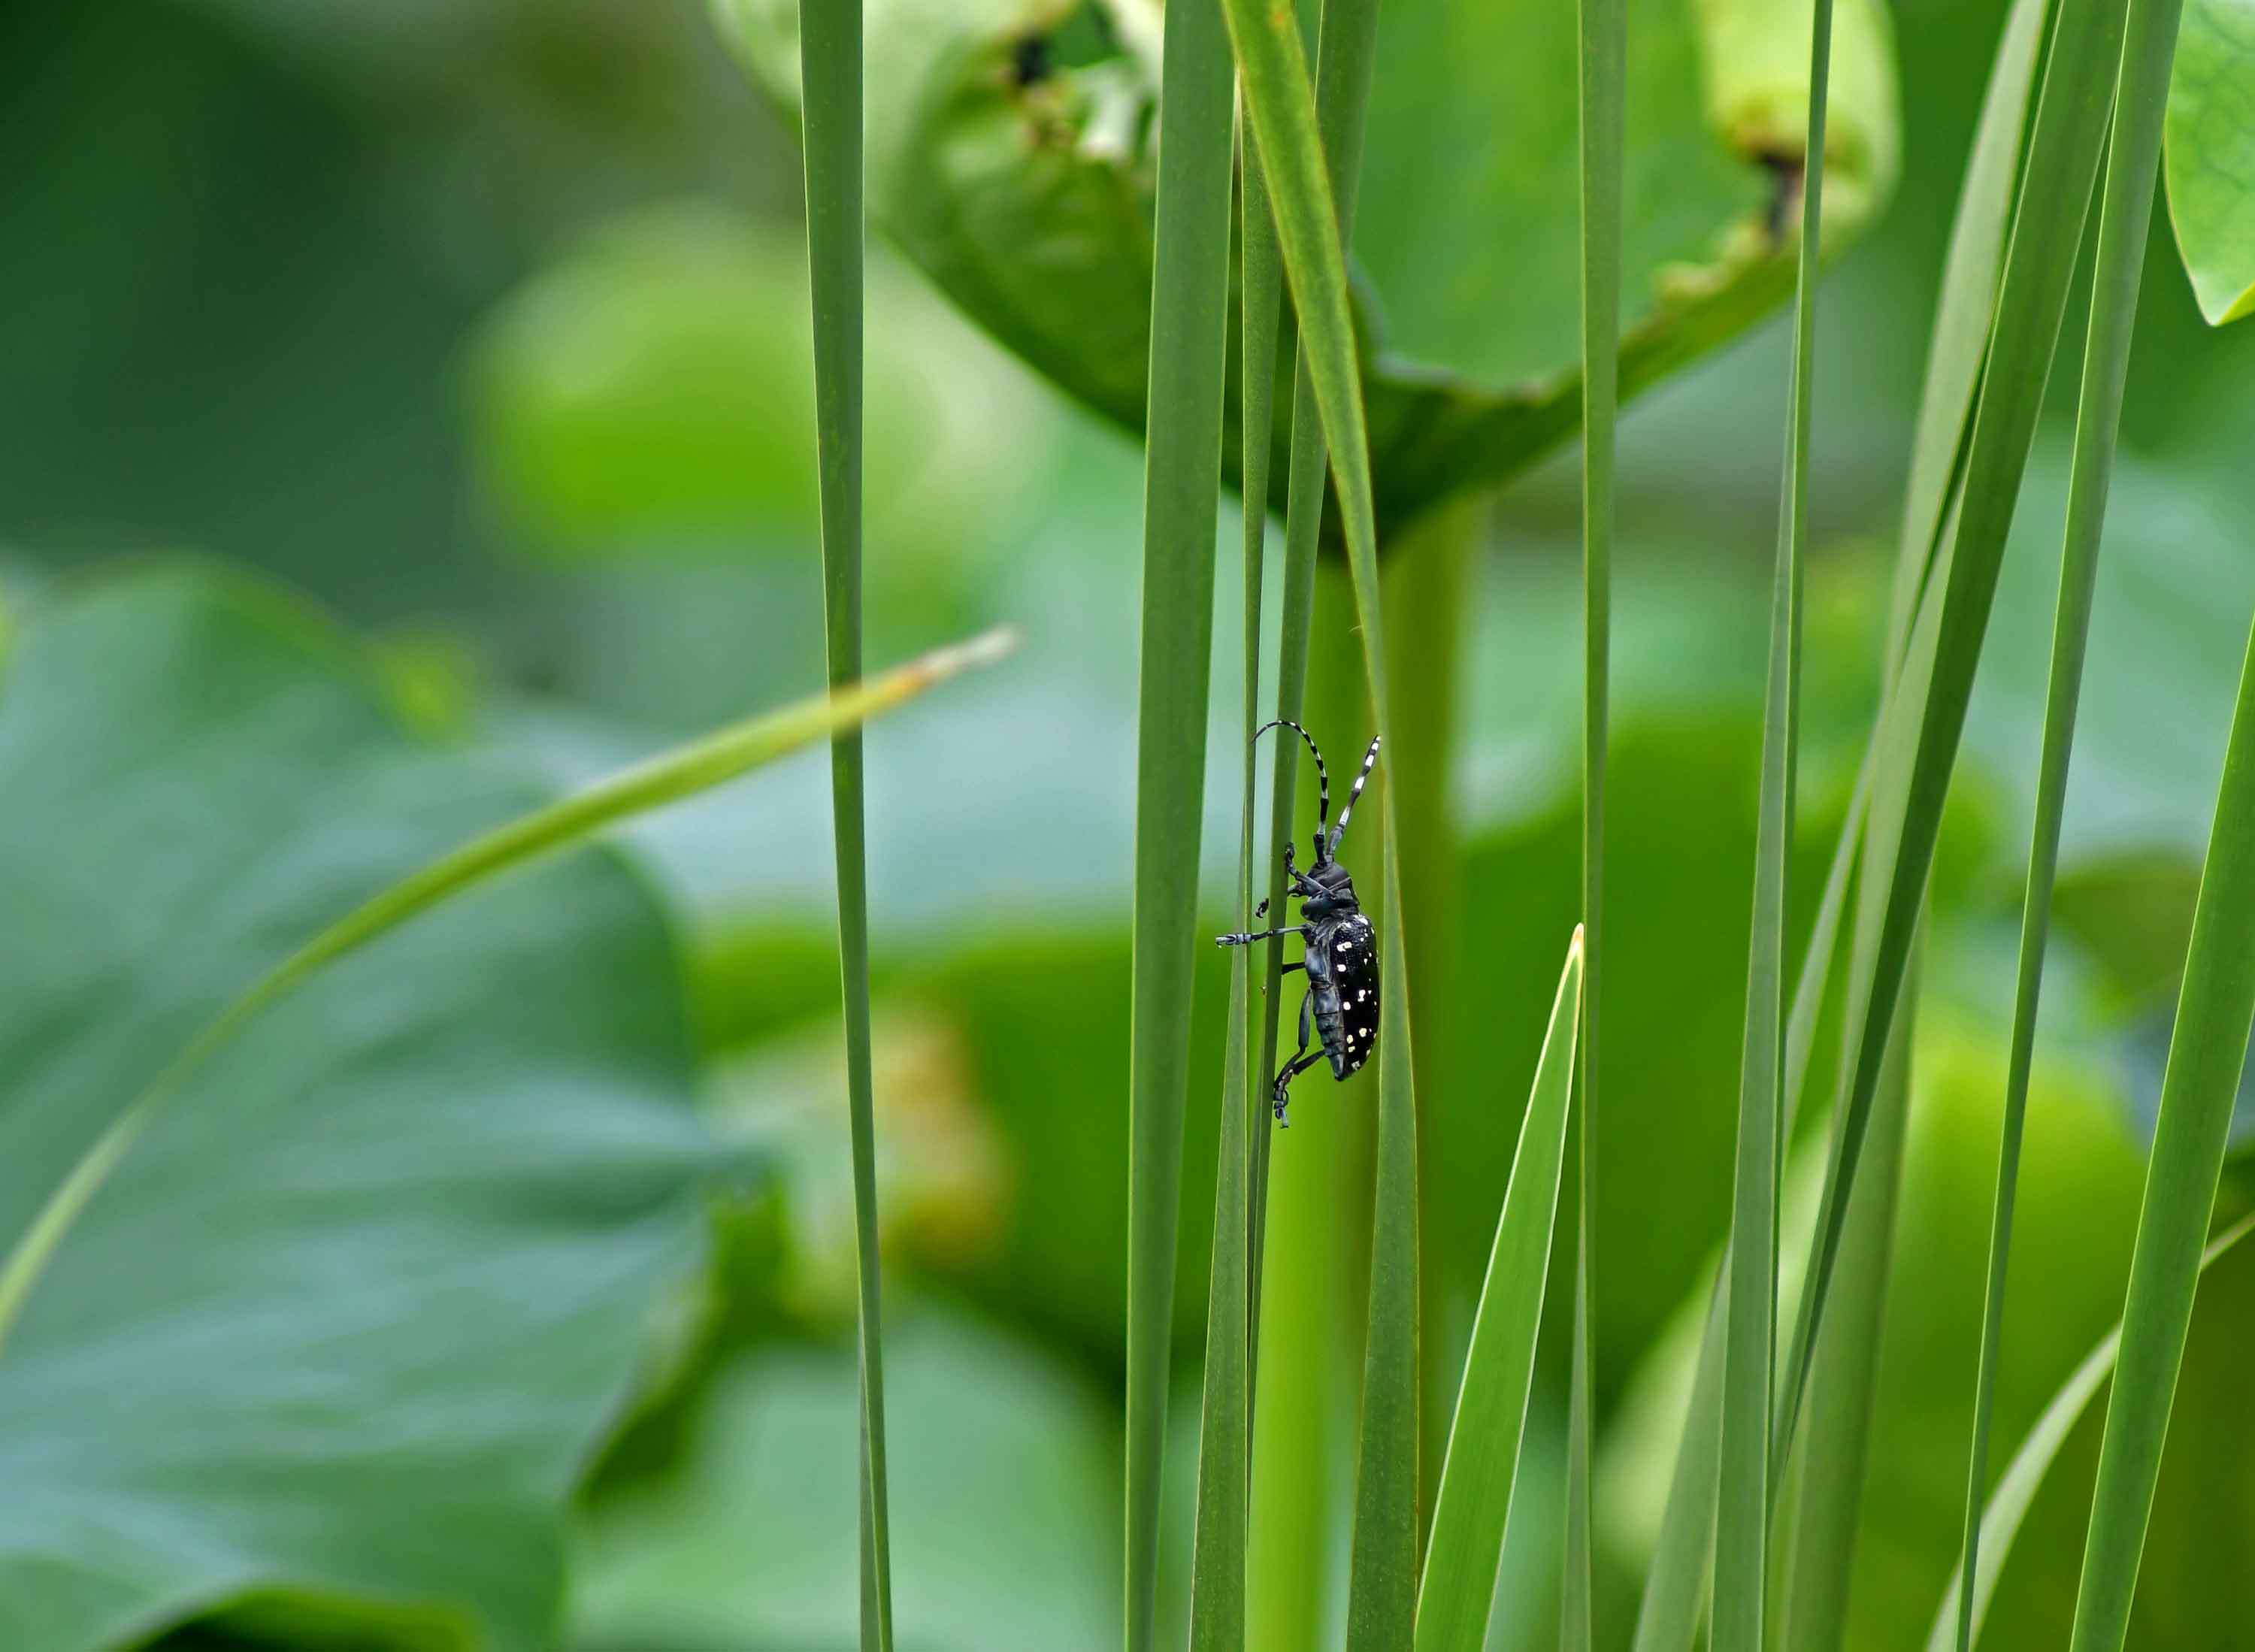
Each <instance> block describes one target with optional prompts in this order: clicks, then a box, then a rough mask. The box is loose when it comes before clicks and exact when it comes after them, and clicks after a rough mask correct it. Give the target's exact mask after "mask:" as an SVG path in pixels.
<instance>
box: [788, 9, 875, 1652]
mask: <svg viewBox="0 0 2255 1652" xmlns="http://www.w3.org/2000/svg"><path fill="white" fill-rule="evenodd" d="M798 45H799V66H800V81H801V85H802V87H803V89H804V95H803V97H802V100H801V107H800V115H801V117H802V122H803V124H804V138H805V149H806V235H807V262H808V273H809V278H810V279H809V285H810V287H811V296H812V316H813V327H814V435H815V444H814V445H815V459H816V463H817V467H818V471H819V473H820V487H821V496H822V613H823V629H824V640H825V647H824V650H823V653H824V661H825V665H826V666H827V668H828V674H829V678H830V688H831V692H832V693H835V692H838V691H839V689H841V688H845V687H847V686H849V685H852V684H854V683H856V682H858V681H860V680H861V449H862V442H861V384H862V376H863V369H862V358H863V353H864V352H863V345H862V337H861V333H862V320H861V316H862V247H861V243H862V235H863V229H862V217H863V212H862V205H861V193H862V191H861V121H862V114H861V5H860V4H858V0H854V3H852V4H834V5H832V4H817V5H816V6H815V7H814V8H813V9H812V10H811V12H809V13H807V14H805V16H804V26H803V27H802V28H801V30H800V31H799V40H798ZM862 772H863V770H862V763H861V729H860V728H858V727H849V728H841V729H839V731H838V732H837V733H835V734H833V735H831V737H830V786H831V799H830V801H831V826H832V845H833V847H834V850H835V854H836V870H837V876H838V957H839V977H840V983H841V986H842V988H843V997H844V1002H845V1011H846V1013H845V1016H844V1020H845V1028H846V1111H847V1120H848V1122H849V1128H850V1132H851V1135H852V1138H853V1154H854V1262H855V1269H854V1271H855V1284H856V1290H855V1298H856V1308H857V1316H858V1317H857V1334H858V1337H859V1340H860V1345H861V1453H860V1455H861V1470H860V1480H861V1646H862V1648H863V1652H892V1644H893V1586H892V1580H891V1571H892V1554H891V1550H892V1539H891V1536H890V1535H889V1531H888V1529H887V1527H888V1522H887V1520H886V1515H885V1361H884V1350H885V1328H884V1315H883V1311H882V1298H881V1295H880V1289H879V1283H878V1258H877V1135H876V1121H875V1109H876V1102H875V1094H874V1084H875V1081H874V1079H872V1077H871V1075H870V1070H869V1068H870V1057H869V854H868V844H867V842H866V841H865V840H864V832H863V823H862Z"/></svg>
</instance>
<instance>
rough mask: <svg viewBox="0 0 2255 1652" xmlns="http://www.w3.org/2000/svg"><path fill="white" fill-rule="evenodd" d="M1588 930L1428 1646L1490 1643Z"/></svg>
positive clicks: (1567, 983)
mask: <svg viewBox="0 0 2255 1652" xmlns="http://www.w3.org/2000/svg"><path fill="white" fill-rule="evenodd" d="M1583 969H1584V931H1582V930H1580V929H1577V930H1576V931H1574V938H1573V941H1572V942H1571V944H1570V945H1569V946H1568V947H1567V949H1566V964H1565V968H1564V970H1563V972H1562V973H1561V974H1560V975H1559V978H1558V994H1557V996H1556V999H1555V1000H1553V1001H1552V1003H1551V1006H1550V1025H1549V1031H1548V1032H1546V1033H1545V1034H1544V1035H1543V1038H1542V1057H1541V1058H1540V1059H1539V1060H1538V1061H1537V1062H1536V1063H1535V1085H1534V1088H1533V1090H1532V1092H1531V1093H1529V1095H1528V1103H1527V1115H1526V1118H1525V1120H1524V1121H1522V1122H1521V1125H1520V1127H1519V1148H1518V1151H1517V1152H1516V1153H1515V1154H1514V1156H1513V1158H1512V1163H1511V1182H1510V1185H1508V1187H1507V1188H1506V1190H1505V1192H1504V1196H1503V1213H1502V1214H1501V1216H1500V1218H1498V1220H1497V1221H1496V1225H1495V1245H1494V1248H1493V1249H1492V1250H1490V1251H1489V1253H1488V1259H1487V1276H1486V1279H1485V1280H1484V1281H1483V1282H1482V1283H1481V1285H1480V1300H1479V1315H1478V1317H1477V1318H1474V1320H1473V1321H1472V1346H1471V1347H1470V1348H1469V1350H1468V1351H1467V1352H1466V1353H1465V1374H1464V1383H1463V1386H1462V1387H1461V1388H1459V1389H1458V1394H1457V1414H1456V1418H1455V1421H1454V1422H1453V1423H1452V1424H1451V1426H1450V1429H1449V1452H1448V1458H1447V1460H1446V1462H1445V1464H1444V1466H1443V1468H1442V1471H1441V1490H1440V1496H1439V1499H1438V1501H1437V1503H1436V1505H1435V1507H1434V1510H1433V1537H1432V1542H1431V1543H1430V1545H1429V1547H1428V1549H1427V1551H1426V1557H1425V1571H1424V1577H1423V1581H1422V1582H1421V1584H1420V1585H1419V1587H1418V1592H1417V1627H1416V1652H1455V1649H1456V1648H1465V1647H1478V1646H1479V1645H1481V1644H1482V1643H1483V1641H1485V1638H1486V1633H1487V1618H1488V1607H1489V1606H1490V1604H1491V1603H1492V1601H1493V1597H1494V1594H1495V1569H1496V1564H1497V1561H1498V1559H1499V1558H1500V1556H1501V1555H1502V1552H1503V1528H1504V1522H1505V1520H1506V1518H1507V1515H1509V1513H1510V1509H1511V1494H1512V1487H1513V1485H1514V1481H1515V1480H1516V1477H1517V1472H1518V1466H1519V1447H1520V1442H1521V1438H1522V1437H1523V1435H1524V1434H1525V1432H1526V1426H1527V1402H1528V1394H1529V1393H1530V1391H1531V1390H1532V1387H1533V1384H1534V1380H1535V1338H1536V1336H1537V1334H1538V1333H1539V1332H1540V1331H1541V1329H1542V1298H1543V1293H1544V1289H1545V1286H1546V1284H1547V1283H1548V1281H1549V1272H1550V1237H1551V1230H1552V1229H1553V1228H1554V1227H1556V1223H1557V1217H1558V1190H1559V1183H1560V1180H1561V1177H1562V1176H1563V1171H1564V1168H1565V1152H1566V1121H1567V1118H1568V1114H1569V1112H1570V1106H1571V1103H1572V1099H1573V1093H1574V1067H1575V1058H1576V1050H1577V1031H1578V1029H1579V1023H1580V1019H1581V1015H1582V1001H1583Z"/></svg>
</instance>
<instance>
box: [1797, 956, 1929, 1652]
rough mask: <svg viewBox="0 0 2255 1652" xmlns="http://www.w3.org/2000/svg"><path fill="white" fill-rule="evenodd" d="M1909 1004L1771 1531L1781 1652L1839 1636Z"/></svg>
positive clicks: (1882, 1081) (1865, 1449)
mask: <svg viewBox="0 0 2255 1652" xmlns="http://www.w3.org/2000/svg"><path fill="white" fill-rule="evenodd" d="M1916 1004H1917V995H1916V994H1915V992H1911V993H1908V994H1907V995H1906V996H1905V1000H1904V1006H1903V1009H1902V1011H1901V1013H1900V1014H1899V1015H1897V1016H1896V1017H1895V1025H1894V1033H1893V1039H1892V1041H1891V1042H1890V1043H1889V1044H1888V1046H1887V1058H1886V1064H1885V1065H1883V1066H1882V1067H1881V1069H1880V1072H1879V1094H1878V1097H1877V1099H1876V1100H1874V1101H1873V1103H1872V1133H1871V1148H1870V1151H1869V1154H1868V1156H1867V1163H1866V1165H1865V1174H1864V1175H1863V1176H1862V1177H1858V1180H1857V1184H1856V1191H1855V1193H1854V1195H1853V1196H1852V1197H1851V1199H1850V1200H1849V1202H1848V1228H1847V1233H1846V1235H1845V1237H1844V1238H1843V1240H1842V1241H1841V1244H1840V1276H1839V1285H1838V1288H1837V1293H1836V1296H1835V1299H1834V1308H1833V1312H1832V1314H1831V1316H1830V1318H1828V1319H1827V1320H1826V1322H1825V1325H1824V1331H1823V1334H1822V1335H1821V1336H1819V1337H1818V1338H1817V1339H1816V1366H1815V1367H1814V1370H1813V1371H1812V1373H1811V1374H1810V1378H1809V1426H1808V1429H1807V1431H1806V1433H1805V1434H1804V1436H1803V1438H1802V1444H1801V1452H1800V1455H1799V1459H1798V1461H1797V1462H1796V1463H1795V1465H1794V1469H1795V1480H1794V1490H1795V1498H1794V1501H1793V1503H1792V1505H1791V1508H1792V1519H1791V1520H1790V1522H1786V1521H1784V1520H1782V1519H1781V1520H1780V1522H1779V1525H1778V1530H1777V1533H1776V1538H1777V1541H1778V1542H1779V1543H1781V1544H1782V1545H1783V1546H1784V1550H1785V1588H1784V1594H1783V1599H1782V1601H1781V1605H1780V1606H1779V1608H1778V1627H1777V1642H1776V1643H1777V1644H1778V1645H1779V1646H1780V1647H1781V1648H1785V1652H1838V1648H1839V1647H1840V1646H1841V1645H1842V1643H1843V1641H1844V1636H1845V1634H1846V1632H1847V1627H1848V1617H1847V1608H1848V1584H1849V1577H1850V1572H1851V1568H1852V1565H1853V1563H1854V1560H1855V1553H1856V1530H1857V1523H1858V1515H1859V1511H1860V1509H1861V1506H1862V1502H1863V1492H1864V1473H1865V1467H1866V1466H1867V1465H1868V1463H1869V1460H1870V1455H1871V1424H1872V1395H1873V1393H1874V1391H1875V1390H1876V1388H1877V1386H1878V1380H1879V1348H1880V1341H1881V1337H1880V1332H1881V1328H1882V1321H1883V1319H1884V1317H1885V1313H1886V1297H1887V1283H1888V1278H1889V1276H1890V1273H1891V1271H1892V1269H1893V1256H1894V1234H1895V1198H1896V1194H1897V1192H1899V1191H1900V1185H1901V1179H1902V1157H1903V1142H1904V1138H1905V1135H1907V1126H1908V1122H1909V1117H1910V1050H1911V1042H1912V1022H1913V1018H1914V1016H1913V1012H1914V1009H1915V1008H1916ZM1782 1467H1783V1465H1781V1468H1782Z"/></svg>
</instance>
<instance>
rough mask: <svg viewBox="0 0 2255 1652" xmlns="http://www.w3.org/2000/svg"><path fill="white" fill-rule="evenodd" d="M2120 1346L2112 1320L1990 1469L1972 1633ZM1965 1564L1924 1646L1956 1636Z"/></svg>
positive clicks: (2230, 1236)
mask: <svg viewBox="0 0 2255 1652" xmlns="http://www.w3.org/2000/svg"><path fill="white" fill-rule="evenodd" d="M2250 1233H2255V1216H2250V1217H2246V1218H2244V1219H2243V1220H2240V1221H2238V1222H2236V1223H2234V1224H2233V1225H2232V1226H2231V1227H2229V1228H2226V1229H2225V1230H2224V1231H2223V1233H2221V1234H2217V1235H2216V1239H2215V1240H2214V1241H2213V1242H2211V1243H2210V1244H2209V1247H2208V1248H2207V1249H2205V1250H2203V1251H2202V1253H2201V1257H2200V1270H2201V1271H2202V1273H2206V1272H2207V1271H2208V1270H2209V1269H2210V1268H2211V1267H2213V1266H2215V1264H2216V1262H2219V1261H2221V1260H2222V1259H2223V1257H2224V1256H2225V1255H2227V1254H2229V1253H2230V1250H2231V1249H2232V1248H2233V1247H2234V1246H2236V1245H2237V1244H2238V1243H2239V1241H2242V1240H2244V1239H2245V1238H2246V1237H2247V1235H2248V1234H2250ZM2121 1346H2122V1328H2121V1326H2119V1325H2117V1326H2115V1328H2114V1329H2113V1330H2111V1331H2110V1332H2107V1333H2106V1335H2105V1336H2104V1337H2103V1338H2101V1339H2099V1343H2098V1346H2097V1347H2095V1348H2093V1349H2092V1350H2091V1351H2090V1353H2089V1354H2088V1355H2086V1356H2085V1357H2084V1359H2083V1363H2082V1364H2081V1365H2079V1366H2077V1367H2076V1368H2075V1370H2074V1371H2073V1372H2072V1373H2071V1374H2069V1377H2068V1379H2067V1381H2065V1382H2063V1383H2062V1384H2061V1385H2060V1388H2059V1391H2058V1392H2057V1393H2056V1394H2055V1395H2052V1397H2051V1402H2050V1403H2049V1404H2048V1405H2046V1406H2045V1407H2044V1409H2043V1412H2042V1415H2041V1416H2040V1417H2037V1418H2036V1420H2035V1423H2034V1425H2033V1426H2031V1427H2030V1428H2029V1430H2028V1431H2027V1436H2026V1438H2023V1439H2022V1440H2021V1441H2020V1450H2018V1451H2017V1452H2013V1460H2012V1461H2011V1462H2009V1463H2007V1464H2006V1466H2005V1472H2004V1473H2002V1474H2001V1475H1999V1477H1998V1480H1997V1486H1996V1489H1995V1490H1994V1491H1992V1492H1991V1493H1990V1494H1989V1503H1988V1507H1987V1508H1985V1509H1984V1510H1983V1511H1982V1513H1981V1544H1980V1558H1979V1560H1978V1563H1977V1564H1975V1566H1974V1568H1973V1589H1972V1593H1971V1597H1970V1614H1971V1618H1972V1622H1973V1635H1974V1637H1975V1639H1977V1640H1978V1638H1979V1636H1980V1634H1981V1622H1982V1620H1983V1619H1984V1618H1985V1616H1986V1615H1987V1614H1988V1610H1989V1601H1990V1599H1991V1597H1992V1596H1993V1595H1994V1594H1995V1593H1996V1592H1997V1579H1998V1578H2000V1577H2001V1576H2003V1574H2004V1571H2005V1562H2006V1560H2008V1559H2010V1558H2011V1557H2012V1552H2013V1540H2014V1539H2015V1538H2017V1537H2018V1536H2020V1523H2021V1522H2023V1521H2024V1520H2026V1519H2027V1513H2028V1510H2029V1508H2031V1507H2033V1506H2034V1502H2035V1500H2036V1493H2037V1492H2038V1491H2039V1490H2041V1488H2042V1486H2043V1482H2044V1477H2045V1476H2046V1475H2048V1473H2051V1466H2052V1464H2053V1463H2054V1462H2055V1461H2056V1460H2057V1459H2058V1457H2059V1453H2060V1451H2061V1449H2062V1447H2063V1446H2065V1445H2066V1444H2067V1438H2068V1436H2069V1434H2071V1433H2073V1432H2074V1431H2075V1425H2076V1424H2077V1423H2078V1422H2080V1421H2081V1420H2082V1419H2083V1412H2084V1411H2085V1410H2086V1409H2089V1407H2090V1402H2091V1401H2092V1400H2094V1399H2096V1398H2097V1396H2098V1390H2099V1389H2100V1388H2104V1386H2105V1385H2106V1380H2107V1378H2109V1377H2111V1375H2113V1374H2114V1361H2115V1358H2116V1356H2117V1355H2118V1353H2120V1351H2121ZM1964 1585H1965V1572H1964V1570H1963V1567H1961V1568H1960V1569H1959V1570H1957V1571H1955V1572H1953V1573H1951V1575H1950V1578H1949V1588H1948V1589H1947V1590H1945V1591H1944V1592H1943V1594H1942V1605H1941V1606H1940V1608H1939V1609H1938V1610H1937V1611H1936V1612H1935V1614H1934V1626H1933V1627H1932V1628H1930V1629H1929V1630H1928V1632H1927V1636H1926V1652H1949V1648H1950V1647H1951V1646H1952V1645H1953V1644H1954V1643H1955V1641H1956V1636H1957V1632H1958V1629H1957V1626H1958V1623H1959V1621H1960V1619H1961V1616H1962V1611H1961V1603H1960V1599H1959V1597H1960V1595H1961V1593H1963V1591H1964Z"/></svg>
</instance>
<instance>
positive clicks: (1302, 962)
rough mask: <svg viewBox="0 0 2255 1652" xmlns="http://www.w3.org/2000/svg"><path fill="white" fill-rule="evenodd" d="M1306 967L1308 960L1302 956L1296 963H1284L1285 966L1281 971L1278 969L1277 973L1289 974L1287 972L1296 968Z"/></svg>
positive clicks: (1289, 972)
mask: <svg viewBox="0 0 2255 1652" xmlns="http://www.w3.org/2000/svg"><path fill="white" fill-rule="evenodd" d="M1306 967H1308V960H1306V959H1304V958H1303V959H1302V960H1300V961H1299V962H1298V963H1296V964H1287V965H1285V966H1284V967H1283V968H1282V970H1281V971H1279V972H1278V973H1279V974H1286V975H1289V974H1291V973H1292V972H1293V971H1294V970H1296V969H1305V968H1306Z"/></svg>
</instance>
